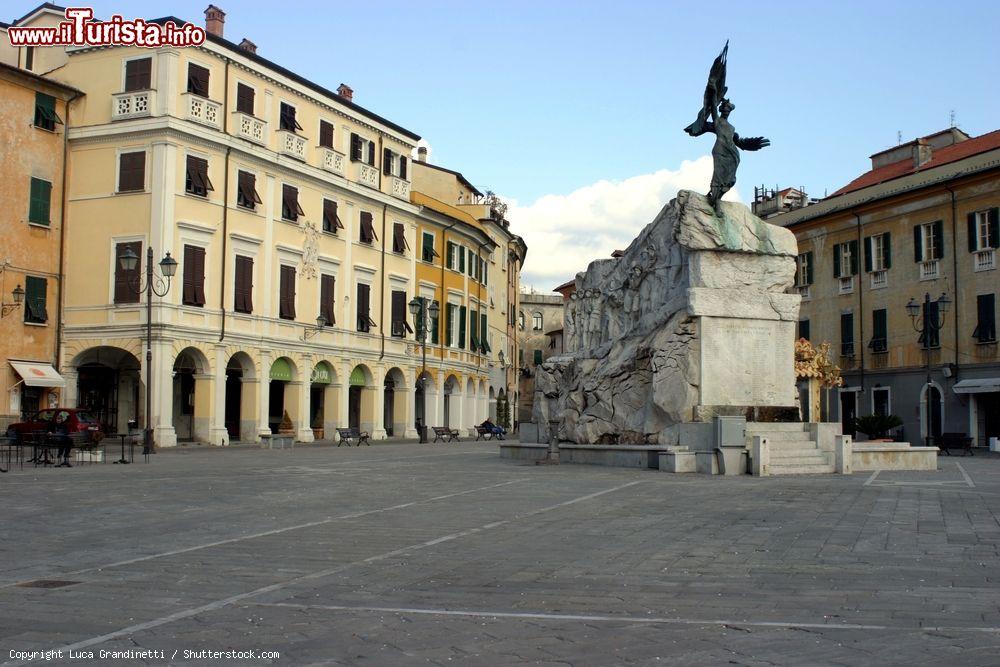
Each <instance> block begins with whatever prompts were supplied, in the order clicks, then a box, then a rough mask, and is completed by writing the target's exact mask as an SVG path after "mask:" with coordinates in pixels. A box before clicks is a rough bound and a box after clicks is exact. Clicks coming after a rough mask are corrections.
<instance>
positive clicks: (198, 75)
mask: <svg viewBox="0 0 1000 667" xmlns="http://www.w3.org/2000/svg"><path fill="white" fill-rule="evenodd" d="M208 75H209V71H208V68H207V67H202V66H201V65H195V64H194V63H188V85H187V91H188V92H189V93H191V94H192V95H197V96H198V97H208Z"/></svg>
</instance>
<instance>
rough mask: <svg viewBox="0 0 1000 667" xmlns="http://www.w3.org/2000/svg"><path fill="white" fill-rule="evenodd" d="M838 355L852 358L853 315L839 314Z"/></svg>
mask: <svg viewBox="0 0 1000 667" xmlns="http://www.w3.org/2000/svg"><path fill="white" fill-rule="evenodd" d="M840 354H841V356H844V357H853V356H854V313H841V314H840Z"/></svg>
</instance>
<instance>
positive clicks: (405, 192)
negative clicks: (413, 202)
mask: <svg viewBox="0 0 1000 667" xmlns="http://www.w3.org/2000/svg"><path fill="white" fill-rule="evenodd" d="M392 195H393V196H394V197H399V198H400V199H403V200H405V201H410V182H409V181H407V180H405V179H402V178H397V177H395V176H393V177H392Z"/></svg>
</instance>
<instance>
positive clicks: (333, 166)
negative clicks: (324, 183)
mask: <svg viewBox="0 0 1000 667" xmlns="http://www.w3.org/2000/svg"><path fill="white" fill-rule="evenodd" d="M320 151H321V153H322V156H323V168H324V169H326V170H327V171H332V172H333V173H335V174H340V175H341V176H343V175H344V163H345V162H346V161H347V156H346V155H344V154H343V153H340V152H338V151H335V150H333V149H332V148H325V147H324V148H321V149H320Z"/></svg>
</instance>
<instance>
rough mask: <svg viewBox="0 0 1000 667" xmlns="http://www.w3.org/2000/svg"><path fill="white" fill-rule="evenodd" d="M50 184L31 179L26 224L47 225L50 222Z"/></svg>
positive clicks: (38, 179)
mask: <svg viewBox="0 0 1000 667" xmlns="http://www.w3.org/2000/svg"><path fill="white" fill-rule="evenodd" d="M51 208H52V184H51V183H49V182H48V181H43V180H42V179H40V178H32V179H31V191H30V195H29V201H28V222H32V223H35V224H37V225H48V224H49V223H50V222H51Z"/></svg>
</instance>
